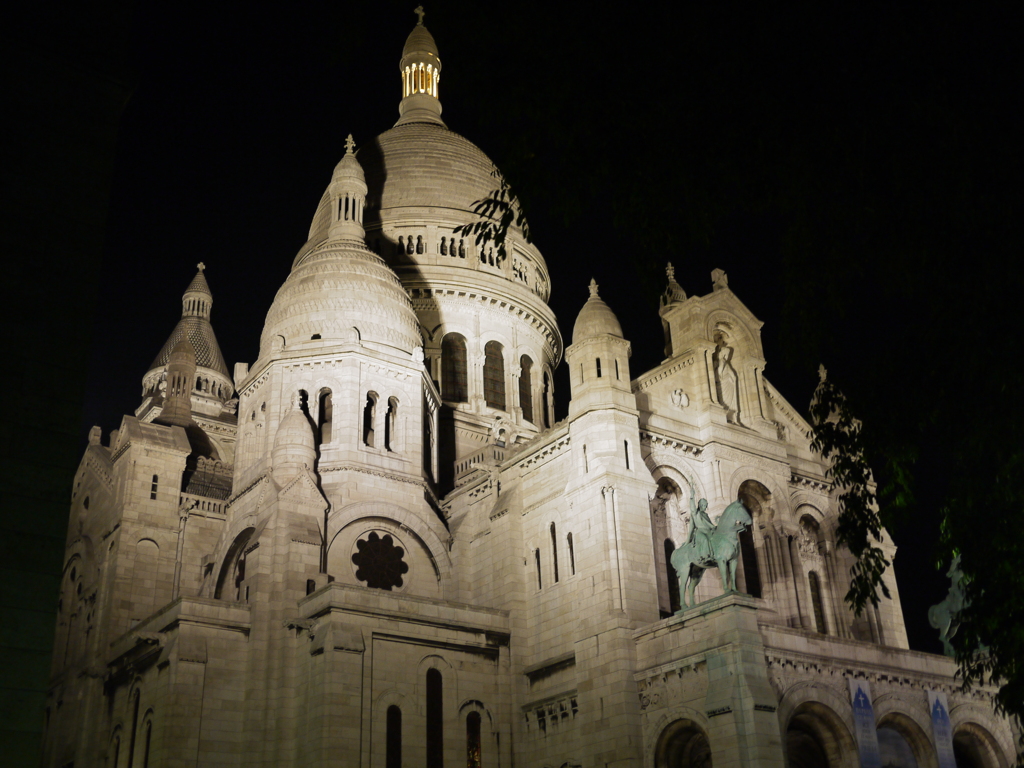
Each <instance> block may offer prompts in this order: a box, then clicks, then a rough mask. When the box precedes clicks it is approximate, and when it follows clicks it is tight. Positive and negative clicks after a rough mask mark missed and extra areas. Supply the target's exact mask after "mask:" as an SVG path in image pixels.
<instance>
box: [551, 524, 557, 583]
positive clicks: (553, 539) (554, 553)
mask: <svg viewBox="0 0 1024 768" xmlns="http://www.w3.org/2000/svg"><path fill="white" fill-rule="evenodd" d="M551 559H552V562H553V563H554V565H555V583H556V584H557V583H558V537H557V536H556V535H555V524H554V523H552V524H551Z"/></svg>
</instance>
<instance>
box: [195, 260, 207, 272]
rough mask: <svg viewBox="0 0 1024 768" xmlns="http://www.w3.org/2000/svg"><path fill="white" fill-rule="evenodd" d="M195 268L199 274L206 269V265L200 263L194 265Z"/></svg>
mask: <svg viewBox="0 0 1024 768" xmlns="http://www.w3.org/2000/svg"><path fill="white" fill-rule="evenodd" d="M196 267H198V268H199V271H200V272H202V271H203V270H204V269H206V265H205V264H203V262H201V261H200V262H199V263H198V264H196Z"/></svg>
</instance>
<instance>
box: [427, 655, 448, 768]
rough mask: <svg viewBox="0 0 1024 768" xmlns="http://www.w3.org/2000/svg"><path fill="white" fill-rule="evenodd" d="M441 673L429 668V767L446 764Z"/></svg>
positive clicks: (440, 766) (439, 766)
mask: <svg viewBox="0 0 1024 768" xmlns="http://www.w3.org/2000/svg"><path fill="white" fill-rule="evenodd" d="M441 683H442V681H441V673H440V672H439V671H438V670H436V669H428V670H427V768H442V766H443V765H444V698H443V696H442V689H441Z"/></svg>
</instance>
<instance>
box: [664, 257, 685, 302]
mask: <svg viewBox="0 0 1024 768" xmlns="http://www.w3.org/2000/svg"><path fill="white" fill-rule="evenodd" d="M665 274H666V275H667V276H668V286H667V287H666V288H665V292H664V293H663V294H662V295H661V306H663V307H667V306H668V305H669V304H675V303H676V302H679V301H686V291H684V290H683V286H681V285H680V284H679V283H677V282H676V268H675V267H674V266H672V263H671V262H669V264H668V266H666V267H665Z"/></svg>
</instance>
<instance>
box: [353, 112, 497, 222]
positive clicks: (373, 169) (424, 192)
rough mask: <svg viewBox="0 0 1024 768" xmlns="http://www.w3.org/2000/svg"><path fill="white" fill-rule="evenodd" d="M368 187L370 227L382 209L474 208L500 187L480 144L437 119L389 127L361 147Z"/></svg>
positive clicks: (464, 209)
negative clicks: (413, 207) (389, 128)
mask: <svg viewBox="0 0 1024 768" xmlns="http://www.w3.org/2000/svg"><path fill="white" fill-rule="evenodd" d="M359 161H360V163H362V166H363V169H364V170H365V171H366V185H367V187H368V189H369V191H368V197H369V200H368V201H367V203H368V204H367V208H368V210H367V222H366V223H367V225H368V226H372V225H373V224H376V223H379V221H380V211H381V209H384V210H388V209H392V208H403V207H411V206H415V207H418V208H448V209H455V210H458V211H466V212H471V211H472V210H473V205H474V204H475V203H476V202H477V201H478V200H482V199H484V198H485V197H487V196H489V195H490V194H491V193H492V192H493V191H494V190H495V189H496V188H497V186H498V183H499V182H498V179H497V178H496V176H495V175H494V171H495V168H494V163H492V162H491V160H490V158H488V157H487V155H485V154H484V153H483V152H482V151H481V150H480V148H479V147H477V146H476V145H475V144H473V142H471V141H469V140H468V139H465V138H463V137H462V136H460V135H459V134H457V133H454V132H453V131H449V130H448V129H447V128H445V127H443V126H440V125H436V124H433V123H407V124H405V125H399V126H396V127H394V128H392V129H391V130H389V131H385V132H384V133H382V134H381V135H380V136H378V137H377V138H376V139H374V141H373V143H372V144H370V145H369V146H367V147H363V148H362V149H361V150H360V151H359Z"/></svg>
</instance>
